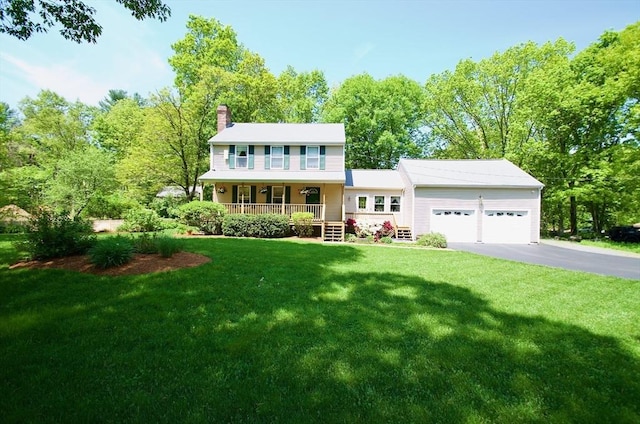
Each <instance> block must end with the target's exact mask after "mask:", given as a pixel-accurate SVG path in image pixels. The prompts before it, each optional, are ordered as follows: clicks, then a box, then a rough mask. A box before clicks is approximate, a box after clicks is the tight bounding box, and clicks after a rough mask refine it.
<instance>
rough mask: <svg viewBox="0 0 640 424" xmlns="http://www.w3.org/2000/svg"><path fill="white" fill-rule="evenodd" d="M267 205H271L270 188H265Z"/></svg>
mask: <svg viewBox="0 0 640 424" xmlns="http://www.w3.org/2000/svg"><path fill="white" fill-rule="evenodd" d="M267 203H271V186H267Z"/></svg>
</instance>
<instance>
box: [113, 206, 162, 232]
mask: <svg viewBox="0 0 640 424" xmlns="http://www.w3.org/2000/svg"><path fill="white" fill-rule="evenodd" d="M163 228H164V225H163V223H162V219H160V217H159V216H158V214H157V213H156V212H155V211H152V210H151V209H132V210H130V211H129V212H127V214H126V215H125V217H124V223H123V224H122V225H121V226H120V227H119V228H118V230H120V231H129V232H131V233H139V232H147V231H159V230H162V229H163Z"/></svg>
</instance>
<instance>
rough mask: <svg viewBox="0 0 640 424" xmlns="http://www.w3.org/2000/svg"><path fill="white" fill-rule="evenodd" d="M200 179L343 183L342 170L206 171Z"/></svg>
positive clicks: (246, 181)
mask: <svg viewBox="0 0 640 424" xmlns="http://www.w3.org/2000/svg"><path fill="white" fill-rule="evenodd" d="M198 179H199V180H200V181H208V182H216V181H225V182H232V181H241V182H245V183H253V182H256V183H269V182H282V183H331V184H344V182H345V175H344V172H342V171H319V172H318V171H251V170H240V171H239V170H229V171H226V170H225V171H207V172H206V173H204V174H203V175H201V176H200V178H198Z"/></svg>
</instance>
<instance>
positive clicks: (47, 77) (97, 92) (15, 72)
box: [0, 53, 110, 104]
mask: <svg viewBox="0 0 640 424" xmlns="http://www.w3.org/2000/svg"><path fill="white" fill-rule="evenodd" d="M0 60H2V61H3V62H5V63H6V64H8V65H9V66H10V69H9V71H8V72H6V71H3V73H7V74H10V77H9V78H10V79H12V80H14V81H15V82H16V83H17V84H19V85H23V86H30V87H33V88H35V89H36V90H35V91H39V90H52V91H54V92H56V93H58V94H60V95H61V96H63V97H65V98H66V99H68V100H71V101H75V100H80V101H82V102H84V103H89V104H96V103H97V102H98V101H99V100H101V99H102V98H103V97H104V96H105V94H106V93H107V91H108V90H109V88H110V87H109V85H108V84H106V83H105V82H104V81H96V80H95V79H92V78H90V77H88V76H86V75H84V74H82V73H80V72H78V71H77V70H76V66H75V65H74V64H73V63H53V64H49V65H46V66H44V65H36V64H33V63H29V62H27V61H26V60H23V59H19V58H17V57H15V56H12V55H10V54H7V53H0ZM3 67H4V66H3Z"/></svg>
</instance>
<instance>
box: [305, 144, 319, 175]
mask: <svg viewBox="0 0 640 424" xmlns="http://www.w3.org/2000/svg"><path fill="white" fill-rule="evenodd" d="M307 169H320V146H307Z"/></svg>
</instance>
